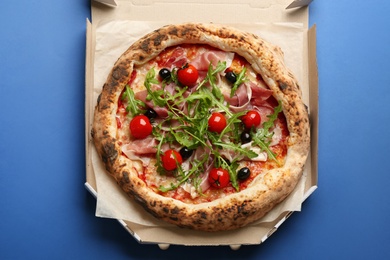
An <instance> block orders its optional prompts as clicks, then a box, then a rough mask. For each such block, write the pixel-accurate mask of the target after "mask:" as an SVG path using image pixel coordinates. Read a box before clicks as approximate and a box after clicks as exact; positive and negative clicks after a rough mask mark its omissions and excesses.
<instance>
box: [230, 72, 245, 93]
mask: <svg viewBox="0 0 390 260" xmlns="http://www.w3.org/2000/svg"><path fill="white" fill-rule="evenodd" d="M245 73H246V67H243V68H242V70H241V71H240V73H239V74H238V75H237V80H236V82H234V84H233V87H232V89H231V91H230V97H233V96H234V94H235V93H236V91H237V89H238V87H239V86H240V85H241V84H242V83H244V82H245V81H247V78H246V77H245Z"/></svg>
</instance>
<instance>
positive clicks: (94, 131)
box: [91, 128, 96, 138]
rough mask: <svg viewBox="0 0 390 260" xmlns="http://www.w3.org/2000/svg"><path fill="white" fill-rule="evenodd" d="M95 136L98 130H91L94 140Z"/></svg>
mask: <svg viewBox="0 0 390 260" xmlns="http://www.w3.org/2000/svg"><path fill="white" fill-rule="evenodd" d="M95 134H96V130H95V128H92V129H91V137H92V138H94V137H95Z"/></svg>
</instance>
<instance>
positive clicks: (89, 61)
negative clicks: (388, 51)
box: [85, 19, 318, 250]
mask: <svg viewBox="0 0 390 260" xmlns="http://www.w3.org/2000/svg"><path fill="white" fill-rule="evenodd" d="M86 24H87V25H86V27H87V42H86V47H87V52H86V88H85V97H86V102H85V117H86V125H85V128H86V183H85V187H86V188H87V190H89V191H90V192H91V193H92V194H93V195H94V196H95V197H96V196H97V189H96V181H95V176H94V172H93V167H92V165H91V152H90V151H91V149H92V145H93V144H92V140H91V135H90V133H91V125H90V122H92V117H93V111H94V107H93V105H92V104H93V102H92V97H93V85H92V83H93V57H94V38H95V36H94V33H95V32H94V28H93V26H92V24H91V22H90V21H89V20H88V19H87V21H86ZM307 41H308V46H307V47H308V48H307V50H308V58H309V59H308V61H309V64H308V70H309V71H308V75H309V86H310V87H309V88H310V93H309V102H310V104H309V108H310V111H309V113H310V120H311V126H312V134H311V137H312V143H311V155H310V157H311V158H312V159H311V164H312V165H311V174H310V176H308V179H307V181H306V186H305V195H304V199H306V198H308V197H309V196H310V195H311V194H312V193H313V192H314V191H315V190H316V188H317V181H318V177H317V171H318V169H317V167H318V166H317V154H318V70H317V61H316V27H315V26H313V27H312V28H310V29H309V30H308V31H307ZM292 213H293V212H285V213H284V214H282V215H281V216H280V217H279V218H278V219H277V220H275V221H274V222H272V223H269V225H267V226H266V227H265V229H262V228H260V229H261V230H259V233H256V235H257V236H258V237H259V240H258V243H257V244H261V243H263V242H264V241H265V240H266V239H267V238H268V237H270V236H271V235H272V234H273V233H274V232H275V231H276V230H277V229H278V228H279V226H280V225H281V224H282V223H283V222H285V221H286V220H287V218H288V217H289V216H290V215H291V214H292ZM118 222H119V223H120V224H121V225H122V226H123V227H124V228H125V229H126V230H127V231H128V232H129V233H130V234H131V235H132V236H133V237H134V238H135V239H136V240H137V241H138V242H139V243H153V244H158V245H159V247H160V248H161V249H167V248H168V247H169V245H170V244H178V243H177V242H176V241H177V239H175V232H179V233H180V232H182V229H180V228H177V230H175V229H173V230H172V231H171V232H172V234H171V235H172V237H173V238H174V239H172V240H164V241H145V240H142V239H141V237H143V234H148V233H150V232H153V231H154V230H155V229H156V227H147V228H145V227H144V226H141V225H136V224H134V223H129V222H126V221H123V220H118ZM242 231H245V228H244V229H242ZM190 232H193V231H190ZM235 232H237V231H235ZM194 233H197V231H194ZM202 234H203V235H204V233H202ZM202 234H200V235H202ZM226 237H230V236H226ZM179 241H180V240H179ZM179 245H197V246H201V245H210V244H209V243H207V242H204V240H202V242H201V243H199V244H193V243H191V244H189V243H179ZM213 245H214V244H213ZM218 245H229V246H230V247H231V248H232V249H234V250H236V249H238V248H239V247H240V246H241V245H237V243H234V241H231V240H229V239H227V240H226V241H221V242H220V243H219V244H217V245H216V246H218Z"/></svg>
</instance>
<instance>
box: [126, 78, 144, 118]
mask: <svg viewBox="0 0 390 260" xmlns="http://www.w3.org/2000/svg"><path fill="white" fill-rule="evenodd" d="M121 98H122V99H123V100H125V99H127V106H126V111H127V112H129V113H130V114H131V116H136V115H138V114H142V113H143V112H144V110H143V109H142V108H143V107H145V103H144V102H142V101H141V100H139V99H135V97H134V91H133V90H132V89H131V88H130V86H129V85H126V89H125V91H124V92H123V94H122V97H121Z"/></svg>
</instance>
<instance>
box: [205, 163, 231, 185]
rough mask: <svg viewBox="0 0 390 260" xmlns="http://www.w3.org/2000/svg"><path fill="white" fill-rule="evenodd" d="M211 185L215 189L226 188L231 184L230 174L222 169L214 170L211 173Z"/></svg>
mask: <svg viewBox="0 0 390 260" xmlns="http://www.w3.org/2000/svg"><path fill="white" fill-rule="evenodd" d="M208 180H209V183H210V185H211V186H213V187H215V188H224V187H226V186H227V185H228V184H229V182H230V176H229V172H228V171H227V170H225V169H222V168H213V169H211V171H210V173H209V178H208Z"/></svg>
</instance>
